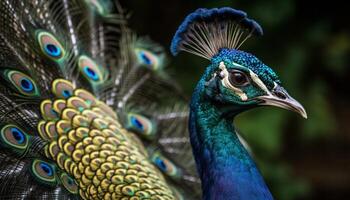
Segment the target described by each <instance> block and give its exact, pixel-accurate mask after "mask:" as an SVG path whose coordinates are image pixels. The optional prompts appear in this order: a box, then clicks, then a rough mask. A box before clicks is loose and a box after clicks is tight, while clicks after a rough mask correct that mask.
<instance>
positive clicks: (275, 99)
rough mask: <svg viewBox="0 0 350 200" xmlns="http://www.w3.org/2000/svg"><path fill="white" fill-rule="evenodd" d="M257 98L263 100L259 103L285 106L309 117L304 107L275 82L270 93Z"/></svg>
mask: <svg viewBox="0 0 350 200" xmlns="http://www.w3.org/2000/svg"><path fill="white" fill-rule="evenodd" d="M257 99H260V100H262V102H261V103H260V104H259V105H268V106H276V107H280V108H284V109H287V110H291V111H294V112H296V113H299V114H300V115H301V116H302V117H304V118H305V119H307V113H306V111H305V109H304V107H303V106H302V105H301V104H300V103H299V102H298V101H297V100H295V99H294V98H293V97H291V96H290V95H289V94H288V92H287V91H286V90H285V89H284V88H283V87H281V86H279V85H277V84H275V87H274V88H273V89H272V91H271V93H270V94H268V95H264V96H260V97H258V98H257Z"/></svg>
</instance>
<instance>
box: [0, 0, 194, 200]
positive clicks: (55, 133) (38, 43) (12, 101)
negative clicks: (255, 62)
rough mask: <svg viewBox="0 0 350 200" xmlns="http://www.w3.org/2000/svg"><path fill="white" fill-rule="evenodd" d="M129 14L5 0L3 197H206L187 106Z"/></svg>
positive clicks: (77, 4) (109, 7)
mask: <svg viewBox="0 0 350 200" xmlns="http://www.w3.org/2000/svg"><path fill="white" fill-rule="evenodd" d="M127 15H128V13H126V12H124V10H123V9H122V8H121V6H120V5H119V4H118V3H116V2H112V1H111V2H110V1H106V0H69V1H68V0H27V1H19V0H4V1H1V2H0V79H1V84H0V95H1V99H0V162H1V165H0V182H1V184H0V199H133V200H136V199H157V200H163V199H164V200H170V199H199V198H200V192H199V188H200V183H199V179H198V178H197V175H196V170H195V163H194V160H193V157H192V152H191V147H190V143H189V139H188V131H187V120H188V109H187V105H186V104H187V100H186V98H184V97H183V96H182V95H181V91H180V90H179V88H178V86H177V85H176V83H175V82H174V81H173V80H172V79H171V78H170V77H169V76H168V75H167V74H166V72H165V70H164V69H165V65H166V56H165V53H164V50H163V48H162V47H160V46H159V45H157V44H154V43H153V42H151V41H150V40H149V39H148V38H140V37H137V36H136V35H135V34H134V33H133V32H132V31H131V30H130V29H129V28H128V27H127V22H126V19H127ZM169 97H171V98H169Z"/></svg>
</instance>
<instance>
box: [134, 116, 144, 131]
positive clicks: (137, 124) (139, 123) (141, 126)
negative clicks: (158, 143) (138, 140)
mask: <svg viewBox="0 0 350 200" xmlns="http://www.w3.org/2000/svg"><path fill="white" fill-rule="evenodd" d="M133 121H134V123H135V126H136V127H137V128H139V129H141V130H142V129H143V125H142V123H141V122H140V120H138V119H136V118H134V119H133Z"/></svg>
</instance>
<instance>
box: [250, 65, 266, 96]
mask: <svg viewBox="0 0 350 200" xmlns="http://www.w3.org/2000/svg"><path fill="white" fill-rule="evenodd" d="M249 75H250V78H251V79H252V80H253V81H254V83H255V84H256V85H257V86H259V87H260V88H261V89H262V90H263V91H264V92H266V93H267V94H271V92H270V91H269V89H267V87H266V85H265V84H264V83H263V82H262V81H261V79H260V78H259V77H258V75H256V74H255V73H254V72H253V71H252V70H249Z"/></svg>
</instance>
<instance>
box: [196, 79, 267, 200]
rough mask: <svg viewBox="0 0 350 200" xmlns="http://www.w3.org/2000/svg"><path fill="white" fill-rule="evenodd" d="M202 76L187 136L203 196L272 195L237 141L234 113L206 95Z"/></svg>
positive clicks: (234, 199) (227, 199) (228, 199)
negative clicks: (188, 136)
mask: <svg viewBox="0 0 350 200" xmlns="http://www.w3.org/2000/svg"><path fill="white" fill-rule="evenodd" d="M204 88H205V80H204V79H202V80H201V81H200V82H199V84H198V85H197V88H196V90H195V92H194V94H193V97H192V102H191V114H190V137H191V143H192V146H193V153H194V156H195V160H196V163H197V169H198V172H199V175H200V177H201V181H202V190H203V199H207V200H209V199H215V200H246V199H247V200H248V199H249V200H254V199H264V200H265V199H266V200H267V199H273V197H272V195H271V193H270V191H269V189H268V188H267V186H266V184H265V182H264V181H263V178H262V176H261V175H260V172H259V170H258V169H257V168H256V166H255V163H254V161H253V160H252V159H251V158H250V156H249V154H248V152H247V151H246V149H245V148H244V147H243V146H242V144H241V143H240V141H239V139H238V137H237V134H236V132H235V128H234V126H233V118H234V117H233V116H227V115H224V114H223V111H222V110H221V109H220V108H219V107H218V106H216V105H214V103H213V102H210V100H209V99H207V98H206V96H205V92H204Z"/></svg>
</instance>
